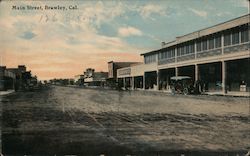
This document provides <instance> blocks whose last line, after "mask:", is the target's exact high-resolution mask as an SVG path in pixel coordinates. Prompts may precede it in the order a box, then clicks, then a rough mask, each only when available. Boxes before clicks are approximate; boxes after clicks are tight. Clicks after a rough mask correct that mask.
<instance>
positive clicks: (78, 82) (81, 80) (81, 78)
mask: <svg viewBox="0 0 250 156" xmlns="http://www.w3.org/2000/svg"><path fill="white" fill-rule="evenodd" d="M74 84H76V85H83V84H84V75H76V76H75V77H74Z"/></svg>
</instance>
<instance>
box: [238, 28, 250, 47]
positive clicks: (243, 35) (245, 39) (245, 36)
mask: <svg viewBox="0 0 250 156" xmlns="http://www.w3.org/2000/svg"><path fill="white" fill-rule="evenodd" d="M248 27H249V26H248V25H245V26H243V27H242V28H241V31H240V33H241V43H244V42H248V41H249V29H248Z"/></svg>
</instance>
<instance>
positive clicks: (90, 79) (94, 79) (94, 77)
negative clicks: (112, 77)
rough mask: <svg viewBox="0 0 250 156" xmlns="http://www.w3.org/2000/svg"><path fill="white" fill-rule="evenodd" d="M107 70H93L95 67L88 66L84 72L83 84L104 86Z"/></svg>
mask: <svg viewBox="0 0 250 156" xmlns="http://www.w3.org/2000/svg"><path fill="white" fill-rule="evenodd" d="M107 78H108V72H95V69H92V68H88V69H86V71H85V72H84V84H85V85H86V86H104V83H105V82H106V79H107Z"/></svg>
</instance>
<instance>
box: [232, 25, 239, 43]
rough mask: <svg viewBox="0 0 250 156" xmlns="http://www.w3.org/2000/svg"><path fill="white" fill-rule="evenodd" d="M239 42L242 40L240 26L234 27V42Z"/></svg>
mask: <svg viewBox="0 0 250 156" xmlns="http://www.w3.org/2000/svg"><path fill="white" fill-rule="evenodd" d="M239 42H240V35H239V28H237V29H233V32H232V44H238V43H239Z"/></svg>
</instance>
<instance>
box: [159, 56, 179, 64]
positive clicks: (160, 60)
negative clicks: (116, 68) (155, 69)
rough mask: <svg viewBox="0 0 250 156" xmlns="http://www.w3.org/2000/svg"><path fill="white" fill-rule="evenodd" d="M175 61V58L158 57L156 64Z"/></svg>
mask: <svg viewBox="0 0 250 156" xmlns="http://www.w3.org/2000/svg"><path fill="white" fill-rule="evenodd" d="M174 62H175V58H174V57H173V58H167V59H159V61H158V65H162V64H168V63H174Z"/></svg>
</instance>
